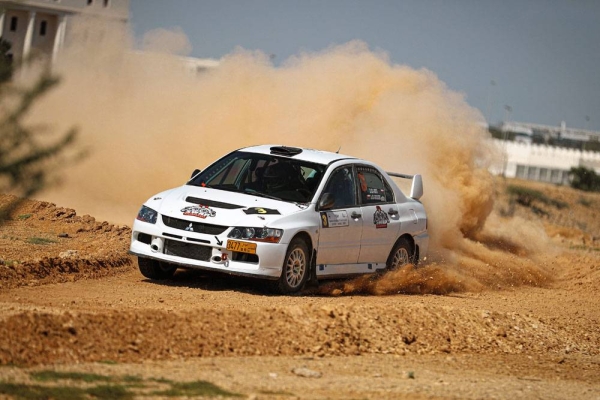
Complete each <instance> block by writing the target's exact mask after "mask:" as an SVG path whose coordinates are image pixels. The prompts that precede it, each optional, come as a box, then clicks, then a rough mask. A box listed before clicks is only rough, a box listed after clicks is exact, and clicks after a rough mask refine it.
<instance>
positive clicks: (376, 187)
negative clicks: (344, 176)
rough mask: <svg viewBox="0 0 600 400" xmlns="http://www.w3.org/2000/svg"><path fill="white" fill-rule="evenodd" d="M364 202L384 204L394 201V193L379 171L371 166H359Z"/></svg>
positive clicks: (361, 196) (358, 173)
mask: <svg viewBox="0 0 600 400" xmlns="http://www.w3.org/2000/svg"><path fill="white" fill-rule="evenodd" d="M357 175H358V182H359V184H360V200H361V202H362V204H366V205H369V204H382V203H391V202H393V201H394V193H393V192H392V189H391V188H390V186H389V185H388V183H387V182H386V181H385V179H383V178H382V177H381V175H380V174H379V172H378V171H377V170H376V169H374V168H370V167H358V168H357Z"/></svg>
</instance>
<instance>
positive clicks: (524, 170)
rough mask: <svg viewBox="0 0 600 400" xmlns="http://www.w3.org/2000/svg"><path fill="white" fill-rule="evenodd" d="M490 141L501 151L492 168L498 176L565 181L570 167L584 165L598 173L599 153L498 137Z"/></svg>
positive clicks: (566, 181) (552, 181) (563, 182)
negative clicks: (499, 160)
mask: <svg viewBox="0 0 600 400" xmlns="http://www.w3.org/2000/svg"><path fill="white" fill-rule="evenodd" d="M494 143H495V144H496V146H497V147H498V148H499V149H500V150H501V151H502V154H503V159H502V161H501V163H500V165H495V166H494V167H493V168H492V172H493V173H495V174H498V175H502V174H503V175H504V176H506V177H509V178H521V179H528V180H536V181H543V182H550V183H557V184H568V183H569V170H570V169H571V168H572V167H586V168H589V169H593V170H595V171H596V173H597V174H600V152H594V151H582V150H578V149H573V148H564V147H555V146H548V145H544V144H532V143H523V142H517V141H508V140H501V139H494Z"/></svg>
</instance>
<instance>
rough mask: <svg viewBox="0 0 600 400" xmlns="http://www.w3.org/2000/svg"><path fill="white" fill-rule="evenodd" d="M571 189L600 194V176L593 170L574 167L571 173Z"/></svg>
mask: <svg viewBox="0 0 600 400" xmlns="http://www.w3.org/2000/svg"><path fill="white" fill-rule="evenodd" d="M569 176H570V178H571V187H572V188H574V189H579V190H584V191H586V192H600V176H598V175H597V174H596V171H594V170H593V169H591V168H586V167H573V168H571V170H570V171H569Z"/></svg>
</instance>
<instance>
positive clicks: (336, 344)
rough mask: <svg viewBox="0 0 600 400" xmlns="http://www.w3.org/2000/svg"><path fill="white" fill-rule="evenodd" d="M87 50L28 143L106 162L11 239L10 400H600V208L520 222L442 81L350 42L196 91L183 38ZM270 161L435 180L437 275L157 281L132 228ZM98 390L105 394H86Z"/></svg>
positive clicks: (473, 114) (253, 55) (20, 217)
mask: <svg viewBox="0 0 600 400" xmlns="http://www.w3.org/2000/svg"><path fill="white" fill-rule="evenodd" d="M72 26H73V28H74V29H81V30H88V31H90V32H92V33H94V32H93V31H94V30H95V29H100V27H98V26H94V25H93V24H90V23H89V21H84V22H81V23H78V22H77V21H73V24H72ZM163 34H166V35H170V36H169V37H170V39H169V40H165V41H162V40H158V39H157V37H160V36H161V35H163ZM73 37H80V38H85V37H87V38H89V42H80V43H71V44H70V46H69V48H68V49H67V52H66V53H65V54H64V57H61V59H60V64H59V65H57V71H58V72H62V73H63V77H64V84H63V85H62V86H61V87H60V88H58V90H57V91H56V92H54V93H52V94H51V95H50V96H48V98H45V99H44V100H43V102H42V104H40V107H39V108H38V107H36V109H35V110H33V111H34V115H33V118H32V119H33V121H31V122H32V123H38V122H39V123H45V124H49V125H52V126H55V127H56V129H57V130H58V131H62V130H64V129H65V128H66V127H70V126H73V125H77V126H78V127H79V129H80V132H81V135H82V141H85V143H84V144H86V145H87V146H89V148H90V150H91V153H90V154H91V155H90V158H89V159H86V160H85V162H83V163H81V164H79V165H77V166H76V167H74V168H73V169H71V170H69V174H68V176H66V177H65V181H64V185H63V186H62V187H60V188H57V189H54V190H53V191H52V192H46V193H43V194H42V195H41V196H40V197H41V198H43V199H44V200H47V201H34V200H31V201H30V202H29V201H28V202H25V203H23V204H21V206H20V207H21V208H19V209H17V210H14V213H13V214H12V215H11V216H10V220H9V221H8V223H7V224H4V225H2V226H0V364H2V365H3V367H2V368H0V396H2V395H10V394H8V393H10V392H9V390H13V391H14V390H21V391H28V392H32V391H35V393H39V391H40V390H42V389H43V387H44V386H47V387H49V386H52V387H51V388H50V389H48V390H54V388H55V387H56V386H57V385H63V386H66V387H69V388H74V387H76V388H77V389H78V390H79V391H80V392H78V393H92V392H82V391H83V390H92V391H93V390H96V389H98V388H100V384H102V386H103V387H104V389H106V386H107V385H106V383H107V382H110V383H111V385H112V384H113V383H116V382H117V383H118V382H125V381H127V384H126V385H125V384H124V385H122V386H123V387H122V388H121V389H122V390H123V391H124V393H125V394H126V395H127V396H126V397H134V396H138V395H139V396H150V395H149V393H163V394H164V393H170V390H171V389H179V392H178V393H179V395H181V396H188V395H189V396H194V395H195V394H194V393H191V392H189V391H188V392H185V391H182V389H181V388H182V387H183V388H188V389H189V388H190V387H192V386H193V385H192V384H200V383H203V382H204V381H209V382H211V383H213V384H215V385H216V386H218V387H221V388H223V389H224V390H226V391H227V392H226V393H240V394H243V395H245V396H246V397H248V398H253V397H260V398H263V397H264V398H281V397H282V396H286V397H287V396H288V395H289V396H295V397H298V398H323V397H327V398H339V399H343V398H367V399H381V398H403V397H406V398H414V397H416V396H421V397H436V398H456V397H459V398H474V397H477V398H489V397H498V398H515V397H518V396H521V397H542V398H590V399H594V398H597V397H598V393H600V391H599V390H600V388H599V386H598V381H599V380H598V377H599V376H600V370H599V368H598V365H600V364H599V361H598V360H599V359H598V357H600V352H599V349H600V332H599V331H598V325H599V321H600V314H599V312H600V311H599V310H600V307H598V296H597V293H598V290H599V289H600V286H599V282H600V253H599V252H598V242H597V240H596V239H595V238H596V237H598V236H600V235H599V234H598V232H599V231H600V213H598V212H597V210H598V209H600V206H599V205H600V197H599V196H598V195H595V194H583V193H581V192H578V191H575V190H572V189H570V188H566V187H554V186H542V184H539V186H538V187H536V190H541V191H543V192H544V193H545V195H547V196H548V197H551V198H553V199H556V200H560V201H561V202H564V203H566V204H568V208H566V209H565V210H567V209H568V213H567V212H565V210H556V209H551V208H548V207H550V206H548V205H547V204H540V205H536V207H538V206H539V207H538V208H540V209H543V211H544V215H545V217H543V218H541V217H539V215H537V214H535V213H533V212H532V210H531V209H529V208H527V207H525V206H523V205H520V204H518V203H515V202H514V201H513V200H514V199H512V200H511V198H510V196H509V194H508V191H507V190H506V186H507V184H511V183H512V181H508V182H507V181H504V180H501V179H494V178H493V177H492V176H490V175H489V173H488V172H487V168H488V166H489V164H490V163H491V162H493V160H494V152H493V151H492V148H491V145H490V144H489V142H488V137H487V134H486V132H484V131H482V130H481V129H480V128H479V126H478V124H477V121H479V120H482V117H481V116H480V115H479V113H478V112H477V111H476V110H474V109H473V108H471V107H470V106H468V104H467V103H466V101H465V99H464V98H463V97H462V95H460V94H457V93H455V92H452V91H451V90H449V89H448V88H447V87H446V86H445V85H444V84H443V83H442V82H441V81H440V80H439V79H438V78H437V77H436V76H435V75H434V74H433V73H431V72H429V71H426V70H414V69H412V68H410V67H407V66H402V65H395V64H392V63H391V62H390V61H389V59H388V58H387V56H386V55H385V54H384V53H381V52H373V51H371V50H369V49H368V48H367V46H366V45H365V44H364V43H361V42H351V43H347V44H345V45H341V46H335V47H332V48H330V49H327V50H325V51H322V52H319V53H311V54H300V55H298V56H297V57H294V58H292V59H289V60H287V61H286V62H284V63H283V65H281V66H279V67H275V66H273V65H272V64H271V63H270V60H269V57H267V56H266V55H264V54H262V53H260V52H250V51H246V50H237V51H235V52H233V53H232V54H230V55H229V56H227V57H225V58H224V59H223V60H222V62H221V64H220V66H219V67H218V68H216V69H214V70H211V71H209V72H206V73H204V74H201V75H198V76H191V75H188V74H186V73H182V72H181V69H179V67H178V65H177V63H176V62H174V61H173V58H172V57H171V56H170V55H169V54H168V52H167V53H165V52H164V51H163V52H156V51H157V50H161V51H162V50H164V49H160V48H157V46H155V45H150V44H151V43H157V42H160V43H165V42H172V43H177V44H178V48H179V49H185V48H186V46H185V44H186V42H187V40H186V38H185V37H184V36H183V35H182V34H181V33H178V32H162V33H161V32H157V33H155V36H152V37H150V38H148V40H147V41H146V43H150V44H149V47H148V48H152V49H153V50H154V51H155V53H153V54H151V55H150V56H148V55H146V56H140V55H139V54H135V53H131V52H130V51H129V50H131V48H132V47H133V46H132V45H131V43H133V40H132V39H131V38H129V37H128V35H127V33H126V32H120V31H119V30H118V29H113V28H112V27H110V29H107V30H106V31H105V32H104V35H96V34H90V35H87V36H86V35H83V34H81V35H73ZM98 38H101V39H98ZM171 39H172V40H171ZM89 93H94V96H89ZM64 104H68V105H69V107H64ZM268 142H276V143H281V144H285V145H288V146H300V147H309V148H316V149H322V150H329V151H335V150H337V149H338V148H339V146H340V144H343V152H344V153H346V154H350V155H353V156H357V157H361V158H365V159H370V160H373V161H374V162H376V163H377V164H379V165H381V166H382V167H383V168H384V169H385V170H388V171H394V170H396V171H398V170H399V171H405V172H406V173H407V174H414V173H417V172H419V173H422V174H423V181H424V182H425V196H424V197H423V198H422V201H423V203H424V205H425V207H426V209H427V211H428V216H429V226H428V230H429V232H430V236H431V242H430V254H429V255H428V257H427V260H426V261H425V262H423V263H419V265H418V266H416V267H408V268H406V269H402V270H399V271H397V272H394V273H390V274H386V275H383V276H379V277H363V278H359V279H356V280H351V281H334V282H330V283H325V284H322V285H320V286H319V287H318V288H311V289H310V291H307V292H306V293H305V295H303V296H279V297H277V296H270V295H268V294H266V293H265V292H264V291H261V290H259V289H256V288H254V287H250V285H247V284H246V283H245V281H243V280H236V281H230V280H225V279H219V278H218V277H215V276H210V277H207V276H205V275H198V274H194V272H190V271H178V272H177V273H175V275H174V276H173V278H172V279H169V280H168V281H167V282H166V284H156V283H155V282H153V281H149V280H146V279H144V278H143V277H142V276H141V275H140V273H139V272H138V271H137V270H136V269H135V268H134V266H133V263H132V262H131V261H132V260H131V259H130V258H129V257H128V256H127V255H126V252H127V248H128V246H129V239H130V235H131V232H130V229H129V228H128V227H127V226H124V225H122V224H127V225H130V224H131V223H132V221H133V218H134V217H135V215H136V212H137V211H138V206H139V204H141V203H142V202H143V201H144V200H145V199H146V198H147V197H148V196H149V195H151V194H152V193H156V192H157V191H159V190H161V189H163V188H168V187H176V186H179V185H181V184H182V183H183V181H184V180H185V179H186V178H187V176H186V175H187V173H188V172H189V171H192V170H193V169H194V168H197V167H201V168H202V167H204V166H206V165H208V164H210V163H211V162H212V161H214V160H215V159H216V158H218V157H219V156H220V155H221V154H223V153H224V152H225V151H227V150H229V149H231V148H232V145H233V144H234V145H235V146H237V147H243V146H247V145H254V144H261V143H268ZM182 177H183V178H182ZM518 183H519V184H522V185H532V186H534V185H536V184H535V183H531V182H529V183H527V182H518ZM5 200H6V199H4V198H2V197H1V196H0V205H1V204H3V202H4V201H5ZM48 201H52V202H55V203H57V204H58V206H57V205H54V204H51V203H49V202H48ZM63 207H73V209H71V208H63ZM544 207H546V208H544ZM74 210H77V213H78V214H76V213H75V211H74ZM87 214H89V215H93V216H94V217H95V218H96V219H94V218H92V217H90V216H89V215H87ZM104 220H108V221H110V222H105V223H103V222H99V221H104ZM115 223H116V224H118V225H113V224H115ZM49 266H50V267H49ZM405 294H418V296H414V295H411V296H406V295H405ZM440 295H443V296H440ZM358 355H360V356H359V357H357V356H358ZM30 367H31V368H30ZM299 369H308V370H311V371H317V372H319V373H322V375H321V376H320V377H319V378H307V377H303V376H299V375H297V374H295V373H294V372H293V371H298V370H299ZM47 370H52V371H47ZM50 373H52V374H50ZM72 373H75V374H72ZM81 373H85V374H86V375H85V377H86V378H89V377H93V378H94V379H97V380H98V382H99V383H100V384H99V383H98V382H96V383H93V382H92V383H90V382H86V383H85V388H81V387H80V386H82V384H81V383H79V382H75V381H74V379H72V378H73V377H81V376H82V375H83V374H81ZM37 374H46V375H52V376H54V379H55V380H56V381H57V382H54V381H52V382H51V383H45V382H38V381H37V380H35V377H36V376H38V375H37ZM78 374H79V375H78ZM65 376H66V377H69V378H65ZM34 381H35V382H34ZM132 383H133V384H132ZM159 385H162V386H160V387H157V386H159ZM110 387H111V388H114V385H113V386H110ZM118 387H120V386H118ZM498 388H501V389H502V390H501V391H499V389H498ZM115 390H116V389H115ZM165 395H166V394H165ZM517 395H518V396H517ZM85 396H87V394H86V395H85ZM94 396H95V395H94ZM47 397H57V396H56V395H48V396H47ZM82 397H84V395H83V394H82Z"/></svg>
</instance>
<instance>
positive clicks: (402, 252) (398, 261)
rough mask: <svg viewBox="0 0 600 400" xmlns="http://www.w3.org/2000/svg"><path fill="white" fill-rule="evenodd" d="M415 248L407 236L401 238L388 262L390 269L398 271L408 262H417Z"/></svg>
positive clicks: (388, 268)
mask: <svg viewBox="0 0 600 400" xmlns="http://www.w3.org/2000/svg"><path fill="white" fill-rule="evenodd" d="M413 253H414V249H413V246H411V244H410V242H409V241H408V240H406V239H405V238H400V239H398V241H397V242H396V244H395V245H394V248H393V249H392V251H391V253H390V255H389V257H388V259H387V262H386V267H387V270H388V271H396V270H398V269H400V268H402V267H403V266H405V265H407V264H415V260H414V254H413Z"/></svg>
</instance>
